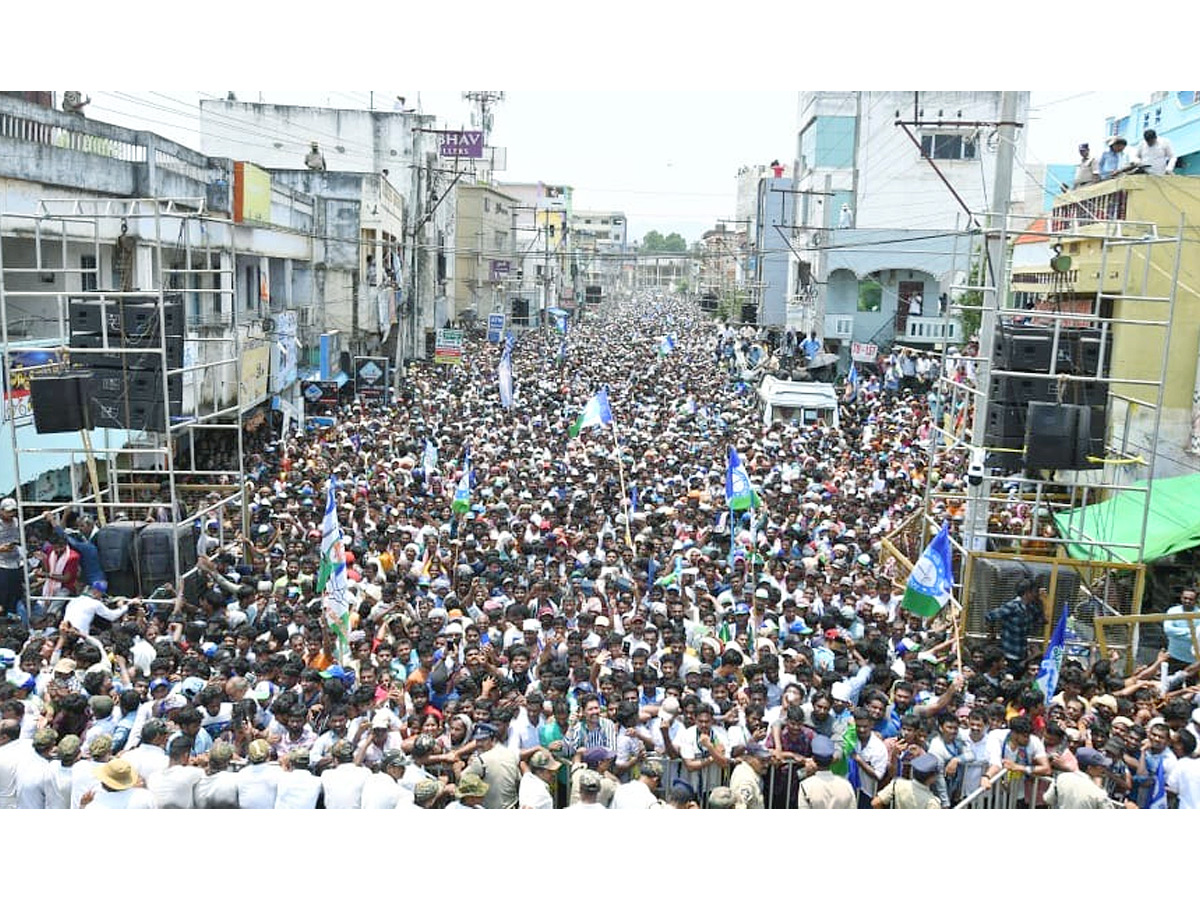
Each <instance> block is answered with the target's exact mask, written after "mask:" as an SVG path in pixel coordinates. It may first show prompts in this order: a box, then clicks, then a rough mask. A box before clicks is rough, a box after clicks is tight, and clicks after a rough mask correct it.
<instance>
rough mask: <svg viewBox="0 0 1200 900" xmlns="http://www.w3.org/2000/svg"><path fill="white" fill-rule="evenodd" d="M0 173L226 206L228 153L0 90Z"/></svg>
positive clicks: (212, 209)
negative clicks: (207, 151) (217, 154)
mask: <svg viewBox="0 0 1200 900" xmlns="http://www.w3.org/2000/svg"><path fill="white" fill-rule="evenodd" d="M0 176H3V177H8V178H14V179H17V180H21V181H30V182H36V183H39V184H45V185H51V186H54V187H59V188H66V189H68V190H76V191H84V192H86V193H88V194H105V195H112V196H118V197H174V198H195V201H196V202H197V203H199V202H200V200H201V199H202V200H203V202H204V204H205V206H206V207H207V208H208V210H209V211H210V212H225V213H228V212H230V211H231V206H230V203H231V200H232V197H231V196H230V191H229V177H230V176H229V170H228V168H227V163H226V161H223V160H217V159H210V158H209V157H206V156H204V155H203V154H200V153H197V152H196V151H195V150H191V149H189V148H187V147H184V146H182V145H181V144H176V143H174V142H173V141H169V140H167V139H166V138H163V137H160V136H158V135H156V134H152V133H151V132H148V131H133V130H131V129H128V128H122V127H120V126H117V125H109V124H107V123H105V122H97V121H95V120H93V119H88V118H85V117H84V116H75V115H71V114H69V113H64V112H59V111H57V110H54V109H47V108H46V107H43V106H38V105H36V104H33V103H28V102H26V101H24V100H18V99H15V98H12V97H0Z"/></svg>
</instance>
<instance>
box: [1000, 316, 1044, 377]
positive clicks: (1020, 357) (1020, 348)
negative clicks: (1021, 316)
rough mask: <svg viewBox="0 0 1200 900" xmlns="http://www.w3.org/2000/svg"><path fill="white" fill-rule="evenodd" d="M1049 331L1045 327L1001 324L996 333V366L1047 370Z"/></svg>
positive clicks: (1024, 369) (1037, 370) (1014, 369)
mask: <svg viewBox="0 0 1200 900" xmlns="http://www.w3.org/2000/svg"><path fill="white" fill-rule="evenodd" d="M1051 337H1052V336H1051V333H1050V331H1049V330H1048V329H1046V328H1034V327H1024V326H1019V325H1002V326H1000V328H999V329H998V331H997V333H996V347H995V354H994V357H993V358H994V359H995V361H996V368H998V369H1009V370H1011V371H1014V372H1049V371H1050V341H1051Z"/></svg>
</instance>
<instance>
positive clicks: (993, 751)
mask: <svg viewBox="0 0 1200 900" xmlns="http://www.w3.org/2000/svg"><path fill="white" fill-rule="evenodd" d="M1051 772H1052V770H1051V768H1050V757H1049V755H1048V754H1047V753H1046V745H1045V744H1044V743H1042V739H1041V738H1040V737H1038V736H1037V735H1036V734H1033V733H1032V723H1031V722H1030V721H1029V717H1028V716H1014V717H1013V718H1012V720H1011V721H1009V723H1008V728H997V729H995V730H994V731H992V732H991V733H989V734H988V769H987V774H986V775H984V776H983V778H982V779H981V780H980V786H981V787H985V788H986V787H990V786H991V785H992V783H993V782H994V781H997V780H998V779H999V778H1006V779H1007V780H1008V781H1009V782H1010V787H1009V790H1010V791H1016V792H1019V793H1020V795H1021V796H1022V797H1023V798H1024V802H1025V803H1026V804H1028V805H1030V806H1032V801H1033V785H1034V780H1033V779H1034V777H1035V776H1049V775H1050V774H1051ZM1013 782H1016V783H1015V784H1014V783H1013Z"/></svg>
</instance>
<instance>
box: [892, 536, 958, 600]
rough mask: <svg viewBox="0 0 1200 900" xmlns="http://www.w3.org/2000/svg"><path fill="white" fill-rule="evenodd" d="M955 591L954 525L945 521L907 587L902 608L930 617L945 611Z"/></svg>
mask: <svg viewBox="0 0 1200 900" xmlns="http://www.w3.org/2000/svg"><path fill="white" fill-rule="evenodd" d="M953 589H954V567H953V563H952V560H951V557H950V523H948V522H943V523H942V529H941V531H939V532H938V533H937V535H936V536H935V537H934V539H933V540H932V541H930V542H929V546H927V547H926V548H925V552H924V553H922V554H921V558H920V559H919V560H917V564H916V565H915V566H913V570H912V574H911V575H909V576H908V583H907V584H906V585H905V587H904V600H903V601H902V602H901V606H903V607H904V608H905V609H907V610H908V611H909V612H913V613H916V614H917V615H918V616H923V617H925V618H927V619H928V618H930V617H931V616H936V615H937V614H938V613H940V612H941V611H942V608H943V607H944V606H945V605H946V603H947V602H949V600H950V597H951V594H952V592H953Z"/></svg>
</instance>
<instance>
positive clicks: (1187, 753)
mask: <svg viewBox="0 0 1200 900" xmlns="http://www.w3.org/2000/svg"><path fill="white" fill-rule="evenodd" d="M1195 752H1196V738H1195V736H1194V735H1193V734H1192V733H1191V732H1190V731H1187V730H1186V729H1185V730H1183V731H1180V732H1179V737H1178V738H1177V739H1176V744H1175V755H1176V756H1177V757H1178V758H1177V759H1176V760H1175V765H1174V766H1173V767H1172V769H1171V774H1170V775H1168V776H1167V792H1168V793H1171V794H1174V795H1175V796H1176V797H1178V798H1179V808H1180V809H1200V759H1197V758H1196V757H1195V756H1193V755H1192V754H1194V753H1195Z"/></svg>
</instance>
